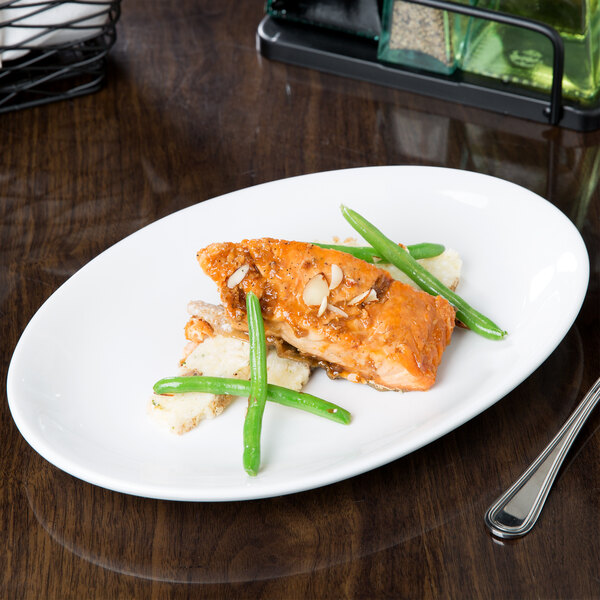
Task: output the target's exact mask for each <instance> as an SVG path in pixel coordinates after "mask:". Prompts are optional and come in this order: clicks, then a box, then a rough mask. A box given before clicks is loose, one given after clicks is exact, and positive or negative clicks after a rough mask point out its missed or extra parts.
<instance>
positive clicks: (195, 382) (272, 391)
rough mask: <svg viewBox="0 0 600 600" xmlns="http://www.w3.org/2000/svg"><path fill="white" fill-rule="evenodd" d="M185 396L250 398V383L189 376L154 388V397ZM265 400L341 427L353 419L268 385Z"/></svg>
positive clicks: (163, 381) (313, 399)
mask: <svg viewBox="0 0 600 600" xmlns="http://www.w3.org/2000/svg"><path fill="white" fill-rule="evenodd" d="M186 392H204V393H208V394H228V395H230V396H249V395H250V382H249V381H246V380H244V379H231V378H227V377H206V376H201V375H190V376H185V377H167V378H165V379H161V380H160V381H157V382H156V383H155V384H154V393H155V394H183V393H186ZM267 400H268V401H269V402H275V403H276V404H281V405H283V406H289V407H291V408H297V409H299V410H303V411H305V412H308V413H311V414H313V415H317V416H319V417H324V418H325V419H329V420H330V421H334V422H336V423H340V424H342V425H348V424H349V423H350V421H351V419H352V415H351V414H350V413H349V412H348V411H347V410H346V409H345V408H342V407H341V406H338V405H337V404H333V402H328V401H327V400H323V399H321V398H318V397H317V396H312V395H311V394H306V393H305V392H296V391H294V390H290V389H288V388H285V387H282V386H279V385H274V384H272V383H269V384H268V385H267Z"/></svg>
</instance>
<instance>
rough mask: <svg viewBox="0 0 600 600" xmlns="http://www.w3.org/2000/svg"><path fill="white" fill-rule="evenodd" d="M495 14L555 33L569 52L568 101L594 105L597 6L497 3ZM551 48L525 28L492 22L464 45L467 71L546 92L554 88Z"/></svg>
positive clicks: (599, 71) (599, 69) (599, 78)
mask: <svg viewBox="0 0 600 600" xmlns="http://www.w3.org/2000/svg"><path fill="white" fill-rule="evenodd" d="M495 8H497V9H498V10H499V11H502V12H506V13H511V14H514V15H517V16H522V17H526V18H530V19H534V20H537V21H541V22H543V23H546V24H548V25H551V26H552V27H554V28H555V29H556V30H557V31H558V32H559V33H560V35H561V38H562V39H563V42H564V50H565V71H564V77H563V82H562V83H563V87H562V89H563V96H564V97H565V98H567V99H570V100H573V101H575V102H576V103H579V104H590V103H592V102H593V101H594V100H596V99H597V98H598V92H599V90H600V12H599V4H598V0H496V3H495ZM552 58H553V49H552V44H551V43H550V41H549V40H548V39H546V38H545V37H544V36H543V35H541V34H539V33H535V32H531V31H527V30H525V29H523V28H520V27H515V26H509V25H501V24H498V23H494V22H488V23H487V24H486V25H485V26H483V27H481V28H479V29H478V30H477V32H476V35H473V36H471V38H470V39H469V40H468V41H467V44H466V45H465V53H464V56H463V59H462V63H461V68H462V70H464V71H466V72H469V73H476V74H479V75H484V76H486V77H492V78H495V79H500V80H502V81H505V82H507V83H510V84H514V85H517V86H522V87H525V88H528V89H532V90H536V91H542V92H547V91H549V90H550V87H551V85H552Z"/></svg>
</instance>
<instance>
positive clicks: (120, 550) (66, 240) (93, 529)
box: [0, 0, 600, 599]
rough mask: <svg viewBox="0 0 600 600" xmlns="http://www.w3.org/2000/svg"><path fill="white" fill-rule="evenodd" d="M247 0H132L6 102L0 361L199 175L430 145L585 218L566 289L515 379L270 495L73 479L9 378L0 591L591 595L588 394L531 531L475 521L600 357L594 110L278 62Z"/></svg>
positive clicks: (194, 192)
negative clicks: (118, 486)
mask: <svg viewBox="0 0 600 600" xmlns="http://www.w3.org/2000/svg"><path fill="white" fill-rule="evenodd" d="M263 4H264V3H263V0H252V1H246V2H231V1H226V2H207V1H205V0H203V1H194V0H180V1H179V2H163V1H160V0H126V1H125V2H124V3H123V12H122V17H121V20H120V22H119V25H118V41H117V43H116V45H115V46H114V48H113V50H112V52H111V55H110V65H109V71H108V84H107V86H106V88H105V89H103V90H102V91H101V92H99V93H97V94H93V95H88V96H84V97H81V98H78V99H74V100H71V101H65V102H60V103H54V104H50V105H47V106H44V107H39V108H34V109H28V110H22V111H18V112H14V113H8V114H4V115H1V116H0V141H1V147H2V153H1V158H0V316H1V319H2V335H1V336H0V345H1V346H0V347H1V351H2V360H1V363H0V368H1V374H2V381H3V382H5V380H6V374H7V369H8V365H9V361H10V358H11V354H12V352H13V349H14V347H15V344H16V343H17V340H18V339H19V336H20V334H21V333H22V331H23V329H24V328H25V326H26V325H27V323H28V322H29V320H30V319H31V317H32V316H33V315H34V313H35V312H36V310H37V309H38V308H39V307H40V306H41V304H42V303H43V302H44V301H45V300H46V299H47V298H48V297H49V296H50V295H51V294H52V293H53V292H54V291H55V290H56V289H57V288H58V286H60V285H61V284H62V283H63V282H64V281H66V280H67V279H68V278H69V277H70V276H71V275H73V273H75V272H76V271H77V270H78V269H80V268H81V267H83V266H84V265H85V264H86V263H87V262H88V261H90V260H91V259H92V258H94V257H95V256H97V255H98V254H99V253H100V252H102V251H103V250H104V249H106V248H107V247H109V246H111V245H112V244H114V243H115V242H117V241H118V240H120V239H122V238H123V237H125V236H126V235H128V234H130V233H131V232H134V231H136V230H137V229H139V228H140V227H142V226H144V225H146V224H147V223H150V222H152V221H154V220H156V219H159V218H161V217H163V216H165V215H168V214H169V213H172V212H173V211H176V210H178V209H182V208H184V207H187V206H190V205H192V204H195V203H197V202H201V201H203V200H205V199H208V198H212V197H214V196H218V195H220V194H223V193H226V192H231V191H234V190H238V189H240V188H244V187H247V186H252V185H255V184H258V183H262V182H268V181H271V180H276V179H280V178H283V177H289V176H293V175H299V174H305V173H313V172H317V171H324V170H330V169H341V168H347V167H359V166H369V165H394V164H414V165H435V166H445V167H452V168H458V169H468V170H472V171H477V172H480V173H486V174H491V175H495V176H499V177H502V178H505V179H507V180H509V181H512V182H515V183H518V184H520V185H522V186H524V187H525V188H528V189H530V190H532V191H534V192H536V193H538V194H540V195H542V196H544V197H545V198H547V200H548V201H549V202H551V203H553V204H554V205H556V206H557V207H558V208H560V209H561V210H562V211H563V212H564V213H566V214H567V215H568V217H569V218H570V219H572V221H573V222H574V223H575V224H576V226H577V227H578V229H579V230H580V232H581V234H582V236H583V238H584V240H585V242H586V245H587V248H588V251H589V254H590V260H591V280H590V285H589V290H588V293H587V296H586V299H585V302H584V304H583V308H582V310H581V312H580V314H579V316H578V317H577V319H576V321H575V324H574V325H573V327H572V329H571V330H570V331H569V333H568V334H567V335H566V337H565V338H564V340H563V341H562V342H561V344H560V345H559V346H558V348H557V349H556V350H555V351H554V352H553V354H552V355H551V356H550V357H549V358H548V359H547V360H546V361H545V362H544V363H543V364H542V365H541V366H540V367H539V368H538V369H537V370H536V371H535V372H534V373H533V374H532V375H531V376H530V377H529V378H528V379H526V380H525V381H524V382H523V383H522V384H521V385H519V386H518V387H517V388H516V389H515V390H514V391H513V392H512V393H510V394H509V395H508V396H506V397H505V398H503V399H501V400H500V401H499V402H498V403H497V404H495V405H494V406H493V407H491V408H490V409H489V410H487V411H485V412H484V413H483V414H481V415H479V416H478V417H476V418H474V419H473V420H472V421H470V422H468V423H466V424H465V425H464V426H462V427H460V428H459V429H458V430H456V431H454V432H452V433H450V434H448V435H446V436H444V437H443V438H441V439H439V440H438V441H436V442H434V443H432V444H430V445H428V446H426V447H425V448H423V449H421V450H419V451H417V452H414V453H413V454H410V455H409V456H406V457H404V458H401V459H399V460H396V461H395V462H393V463H391V464H388V465H387V466H384V467H381V468H379V469H377V470H375V471H372V472H369V473H366V474H364V475H361V476H358V477H354V478H352V479H349V480H346V481H342V482H340V483H336V484H332V485H329V486H327V487H323V488H321V489H316V490H313V491H307V492H303V493H298V494H293V495H289V496H283V497H277V498H272V499H268V500H263V501H250V502H241V503H178V502H169V501H157V500H151V499H144V498H138V497H133V496H129V495H125V494H121V493H115V492H111V491H107V490H104V489H102V488H100V487H96V486H93V485H90V484H87V483H84V482H82V481H79V480H78V479H75V478H74V477H72V476H70V475H68V474H66V473H64V472H62V471H60V470H59V469H57V468H55V467H54V466H53V465H51V464H50V463H48V462H47V461H46V460H44V459H43V458H41V457H40V456H39V455H38V454H37V453H36V452H35V451H34V450H32V449H31V448H30V446H29V445H28V444H27V443H26V442H25V441H24V439H23V438H22V436H21V435H20V433H19V431H18V430H17V428H16V426H15V424H14V422H13V420H12V418H11V415H10V411H9V408H8V405H7V401H6V391H5V386H4V385H3V386H2V405H1V407H0V440H1V442H0V443H1V448H2V452H1V455H0V539H1V540H2V543H1V544H0V565H1V569H0V596H1V597H2V598H61V599H66V598H157V599H159V598H160V599H163V598H184V597H203V598H289V599H293V598H294V599H295V598H298V599H300V598H302V599H303V598H600V561H599V560H598V557H599V556H600V435H598V428H599V427H600V416H599V415H598V413H596V414H595V415H593V416H592V417H591V419H590V420H589V421H588V423H587V424H586V426H585V427H584V429H583V431H582V433H581V435H580V437H579V438H578V440H577V441H576V444H575V446H574V448H573V450H572V452H571V453H570V455H569V457H568V460H567V462H566V464H565V467H564V468H563V470H562V471H561V474H560V477H559V479H558V481H557V483H556V484H555V488H554V489H553V491H552V493H551V495H550V498H549V500H548V503H547V505H546V509H545V511H544V513H543V514H542V518H541V520H540V522H539V523H538V526H537V527H536V528H535V529H534V530H533V532H532V533H530V534H529V535H528V536H527V537H525V538H523V539H520V540H518V541H513V542H502V541H498V540H496V539H493V538H492V537H491V536H490V535H489V533H488V532H487V530H486V529H485V527H484V524H483V514H484V511H485V509H486V508H487V506H488V505H489V504H490V503H491V502H492V501H493V500H494V499H495V498H496V496H497V495H498V494H499V493H500V492H501V491H502V490H503V489H504V488H505V487H507V486H508V484H509V483H511V482H512V481H513V480H514V478H515V477H516V476H517V475H519V474H520V472H521V471H522V470H523V469H524V468H525V467H526V466H527V465H528V464H529V462H530V461H531V460H532V459H533V458H534V457H535V456H536V455H537V453H538V452H539V451H540V450H541V449H542V448H543V447H544V446H545V445H546V443H547V442H548V441H549V440H550V438H551V437H552V435H553V434H554V432H555V431H557V430H558V428H559V427H560V425H561V424H562V423H563V421H564V420H565V418H566V417H567V416H568V415H569V414H570V412H571V411H572V410H573V408H574V407H575V405H576V403H577V402H578V400H579V399H580V398H581V397H582V395H583V393H584V392H585V391H586V390H587V388H588V387H589V386H590V385H591V384H592V383H593V381H594V380H595V379H596V378H597V377H598V375H599V374H600V368H599V367H600V363H599V350H600V348H599V340H600V319H599V317H600V315H599V306H600V298H599V284H600V275H599V269H600V262H599V258H600V256H599V250H600V214H599V213H600V202H599V200H600V192H599V191H598V188H597V182H598V177H599V174H600V133H590V134H578V133H574V132H569V131H566V130H561V129H558V128H551V127H548V126H545V125H541V124H534V123H531V122H526V121H523V120H520V119H517V118H512V117H504V116H501V115H498V114H494V113H491V112H487V111H485V110H475V109H466V108H463V107H461V106H458V105H455V104H451V103H447V102H444V101H441V100H432V99H427V98H424V97H420V96H418V95H415V94H411V93H404V92H399V91H394V90H391V89H387V88H383V87H378V86H375V85H369V84H366V83H360V82H356V81H351V80H348V79H344V78H341V77H336V76H332V75H326V74H321V73H318V72H315V71H311V70H307V69H302V68H298V67H292V66H287V65H285V64H282V63H277V62H271V61H269V60H266V59H264V58H261V56H259V55H258V54H257V51H256V48H255V31H256V27H257V25H258V23H259V21H260V19H261V16H262V12H263ZM282 203H283V204H284V203H285V198H282ZM510 243H511V239H510V232H507V244H510ZM498 252H499V253H501V252H502V249H501V248H499V249H498ZM549 326H551V324H549ZM32 368H35V365H32Z"/></svg>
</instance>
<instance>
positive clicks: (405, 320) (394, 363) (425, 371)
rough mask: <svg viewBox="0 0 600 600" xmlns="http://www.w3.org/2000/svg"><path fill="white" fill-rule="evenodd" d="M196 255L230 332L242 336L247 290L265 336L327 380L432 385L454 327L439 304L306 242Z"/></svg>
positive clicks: (224, 247) (263, 242)
mask: <svg viewBox="0 0 600 600" xmlns="http://www.w3.org/2000/svg"><path fill="white" fill-rule="evenodd" d="M197 258H198V262H199V263H200V266H201V267H202V269H203V271H204V272H205V273H206V274H207V275H208V276H209V277H210V278H211V279H212V280H213V281H214V282H215V283H216V284H217V286H218V288H219V292H220V297H221V302H222V303H223V306H224V309H225V314H226V316H227V319H228V320H229V321H230V323H231V326H232V327H233V329H234V330H237V331H239V332H244V331H246V330H247V326H246V302H245V296H246V294H247V293H248V292H250V291H252V292H254V293H255V294H256V295H257V296H258V297H259V299H260V304H261V309H262V314H263V319H264V323H265V332H266V335H267V336H268V337H270V338H272V339H279V340H283V341H284V342H286V343H287V344H289V345H291V346H293V347H294V348H295V349H296V350H297V351H298V352H299V353H300V354H301V355H303V356H305V357H307V358H310V359H311V360H312V361H313V363H316V364H319V365H321V366H324V367H325V368H326V369H327V371H328V373H329V375H330V376H333V377H344V378H346V379H349V380H351V381H355V382H360V383H367V384H370V385H372V386H374V387H377V388H380V389H389V390H406V391H408V390H427V389H429V388H430V387H431V386H432V385H433V384H434V383H435V379H436V374H437V369H438V366H439V364H440V361H441V360H442V355H443V353H444V350H445V348H446V347H447V345H448V344H449V343H450V340H451V336H452V331H453V329H454V323H455V311H454V308H453V307H452V306H451V305H450V304H449V303H448V302H447V301H446V300H445V299H443V298H441V297H439V296H438V297H434V296H430V295H429V294H427V293H425V292H422V291H418V290H415V289H413V288H412V287H410V286H408V285H406V284H404V283H401V282H399V281H396V280H394V279H393V278H392V277H391V275H390V274H389V273H388V272H387V271H385V270H383V269H380V268H378V267H377V266H376V265H374V264H369V263H367V262H365V261H362V260H360V259H357V258H354V257H353V256H351V255H349V254H346V253H344V252H340V251H337V250H329V249H323V248H320V247H318V246H315V245H314V244H310V243H303V242H293V241H285V240H276V239H270V238H264V239H256V240H244V241H243V242H241V243H219V244H211V245H210V246H207V247H206V248H204V249H203V250H201V251H200V252H198V255H197ZM307 286H308V287H307ZM330 288H331V289H330Z"/></svg>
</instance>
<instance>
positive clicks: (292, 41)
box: [257, 0, 600, 131]
mask: <svg viewBox="0 0 600 600" xmlns="http://www.w3.org/2000/svg"><path fill="white" fill-rule="evenodd" d="M410 1H413V2H416V3H418V4H424V5H427V6H431V7H434V8H441V9H445V10H452V11H454V12H459V13H462V14H467V15H472V16H477V17H480V18H487V19H490V20H496V21H499V22H502V23H506V24H510V25H516V26H520V27H525V28H527V29H530V30H533V31H537V32H538V33H540V34H542V35H545V36H546V37H548V39H550V41H551V43H552V44H553V48H554V65H553V69H554V71H553V86H552V90H551V93H550V95H545V94H541V93H536V92H532V91H528V90H523V89H518V88H516V87H515V86H511V85H510V84H504V83H503V82H500V81H497V80H494V79H491V78H485V77H481V76H477V75H473V74H469V73H464V72H460V71H457V72H455V73H453V74H452V75H439V74H436V73H430V72H426V71H419V70H412V69H409V68H404V67H397V66H395V65H388V64H384V63H382V62H381V61H379V60H378V59H377V42H376V41H374V40H371V39H366V38H361V37H358V36H353V35H349V34H345V33H343V32H339V31H333V30H327V29H324V28H320V27H311V26H307V25H303V24H301V23H294V22H291V21H289V20H285V19H277V18H274V17H271V16H266V17H265V18H264V19H263V20H262V22H261V23H260V25H259V27H258V31H257V47H258V49H259V50H260V52H261V53H262V54H263V55H264V56H265V57H267V58H269V59H273V60H279V61H282V62H286V63H290V64H295V65H299V66H303V67H308V68H312V69H316V70H319V71H324V72H328V73H333V74H337V75H342V76H345V77H350V78H354V79H360V80H363V81H369V82H371V83H376V84H380V85H385V86H388V87H393V88H397V89H401V90H405V91H412V92H416V93H419V94H424V95H426V96H432V97H435V98H441V99H446V100H450V101H453V102H459V103H461V104H465V105H468V106H474V107H478V108H484V109H488V110H492V111H495V112H499V113H502V114H507V115H513V116H517V117H521V118H525V119H529V120H532V121H536V122H540V123H548V124H551V125H560V126H561V127H564V128H567V129H573V130H576V131H593V130H596V129H599V128H600V104H597V105H594V106H590V107H582V106H580V105H576V104H574V103H570V102H566V101H564V99H563V98H562V95H561V85H560V83H561V81H562V73H563V64H564V51H563V48H562V40H561V39H560V36H559V35H558V33H557V32H556V30H554V29H553V28H552V27H549V26H547V25H545V24H543V23H539V22H537V21H531V20H529V19H520V18H518V17H514V16H511V15H505V14H503V13H496V12H494V11H486V10H483V9H477V8H474V7H471V6H466V5H465V6H463V5H457V4H455V3H453V2H445V1H443V0H410Z"/></svg>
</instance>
